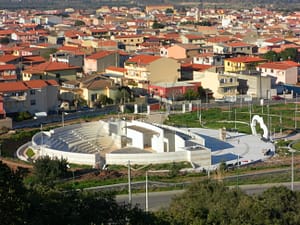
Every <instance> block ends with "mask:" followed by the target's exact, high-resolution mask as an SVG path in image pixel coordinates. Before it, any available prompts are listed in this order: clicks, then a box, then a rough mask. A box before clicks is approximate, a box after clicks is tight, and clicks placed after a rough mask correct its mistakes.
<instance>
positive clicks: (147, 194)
mask: <svg viewBox="0 0 300 225" xmlns="http://www.w3.org/2000/svg"><path fill="white" fill-rule="evenodd" d="M145 189H146V207H145V208H146V212H148V211H149V192H148V171H146V185H145Z"/></svg>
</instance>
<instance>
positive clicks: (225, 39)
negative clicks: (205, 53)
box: [206, 36, 233, 43]
mask: <svg viewBox="0 0 300 225" xmlns="http://www.w3.org/2000/svg"><path fill="white" fill-rule="evenodd" d="M231 40H233V39H232V38H230V37H224V36H216V37H211V38H208V39H207V40H206V41H207V42H211V43H220V42H229V41H231Z"/></svg>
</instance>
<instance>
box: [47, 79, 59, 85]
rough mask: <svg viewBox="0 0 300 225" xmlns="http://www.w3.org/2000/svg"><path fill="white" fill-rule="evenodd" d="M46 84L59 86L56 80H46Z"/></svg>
mask: <svg viewBox="0 0 300 225" xmlns="http://www.w3.org/2000/svg"><path fill="white" fill-rule="evenodd" d="M46 82H47V84H49V85H51V86H59V84H58V83H57V81H56V80H46Z"/></svg>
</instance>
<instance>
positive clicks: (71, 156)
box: [39, 147, 99, 166]
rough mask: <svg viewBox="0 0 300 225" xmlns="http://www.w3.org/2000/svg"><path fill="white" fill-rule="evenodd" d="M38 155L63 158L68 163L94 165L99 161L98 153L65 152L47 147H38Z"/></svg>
mask: <svg viewBox="0 0 300 225" xmlns="http://www.w3.org/2000/svg"><path fill="white" fill-rule="evenodd" d="M39 153H40V154H39V155H40V156H46V155H48V156H50V157H52V158H54V157H57V158H59V159H60V158H64V159H66V160H68V162H69V163H75V164H82V165H91V166H95V165H96V164H98V163H99V156H98V154H87V153H75V152H65V151H58V150H54V149H51V148H47V147H40V152H39Z"/></svg>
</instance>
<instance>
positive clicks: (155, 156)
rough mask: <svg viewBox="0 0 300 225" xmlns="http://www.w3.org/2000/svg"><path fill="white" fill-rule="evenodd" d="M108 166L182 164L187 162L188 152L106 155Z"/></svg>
mask: <svg viewBox="0 0 300 225" xmlns="http://www.w3.org/2000/svg"><path fill="white" fill-rule="evenodd" d="M105 159H106V164H116V165H127V164H128V161H129V160H130V163H131V164H137V165H145V164H150V163H152V164H160V163H170V162H182V161H188V160H187V152H186V151H182V152H162V153H144V154H143V153H140V154H114V153H109V154H106V155H105Z"/></svg>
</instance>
